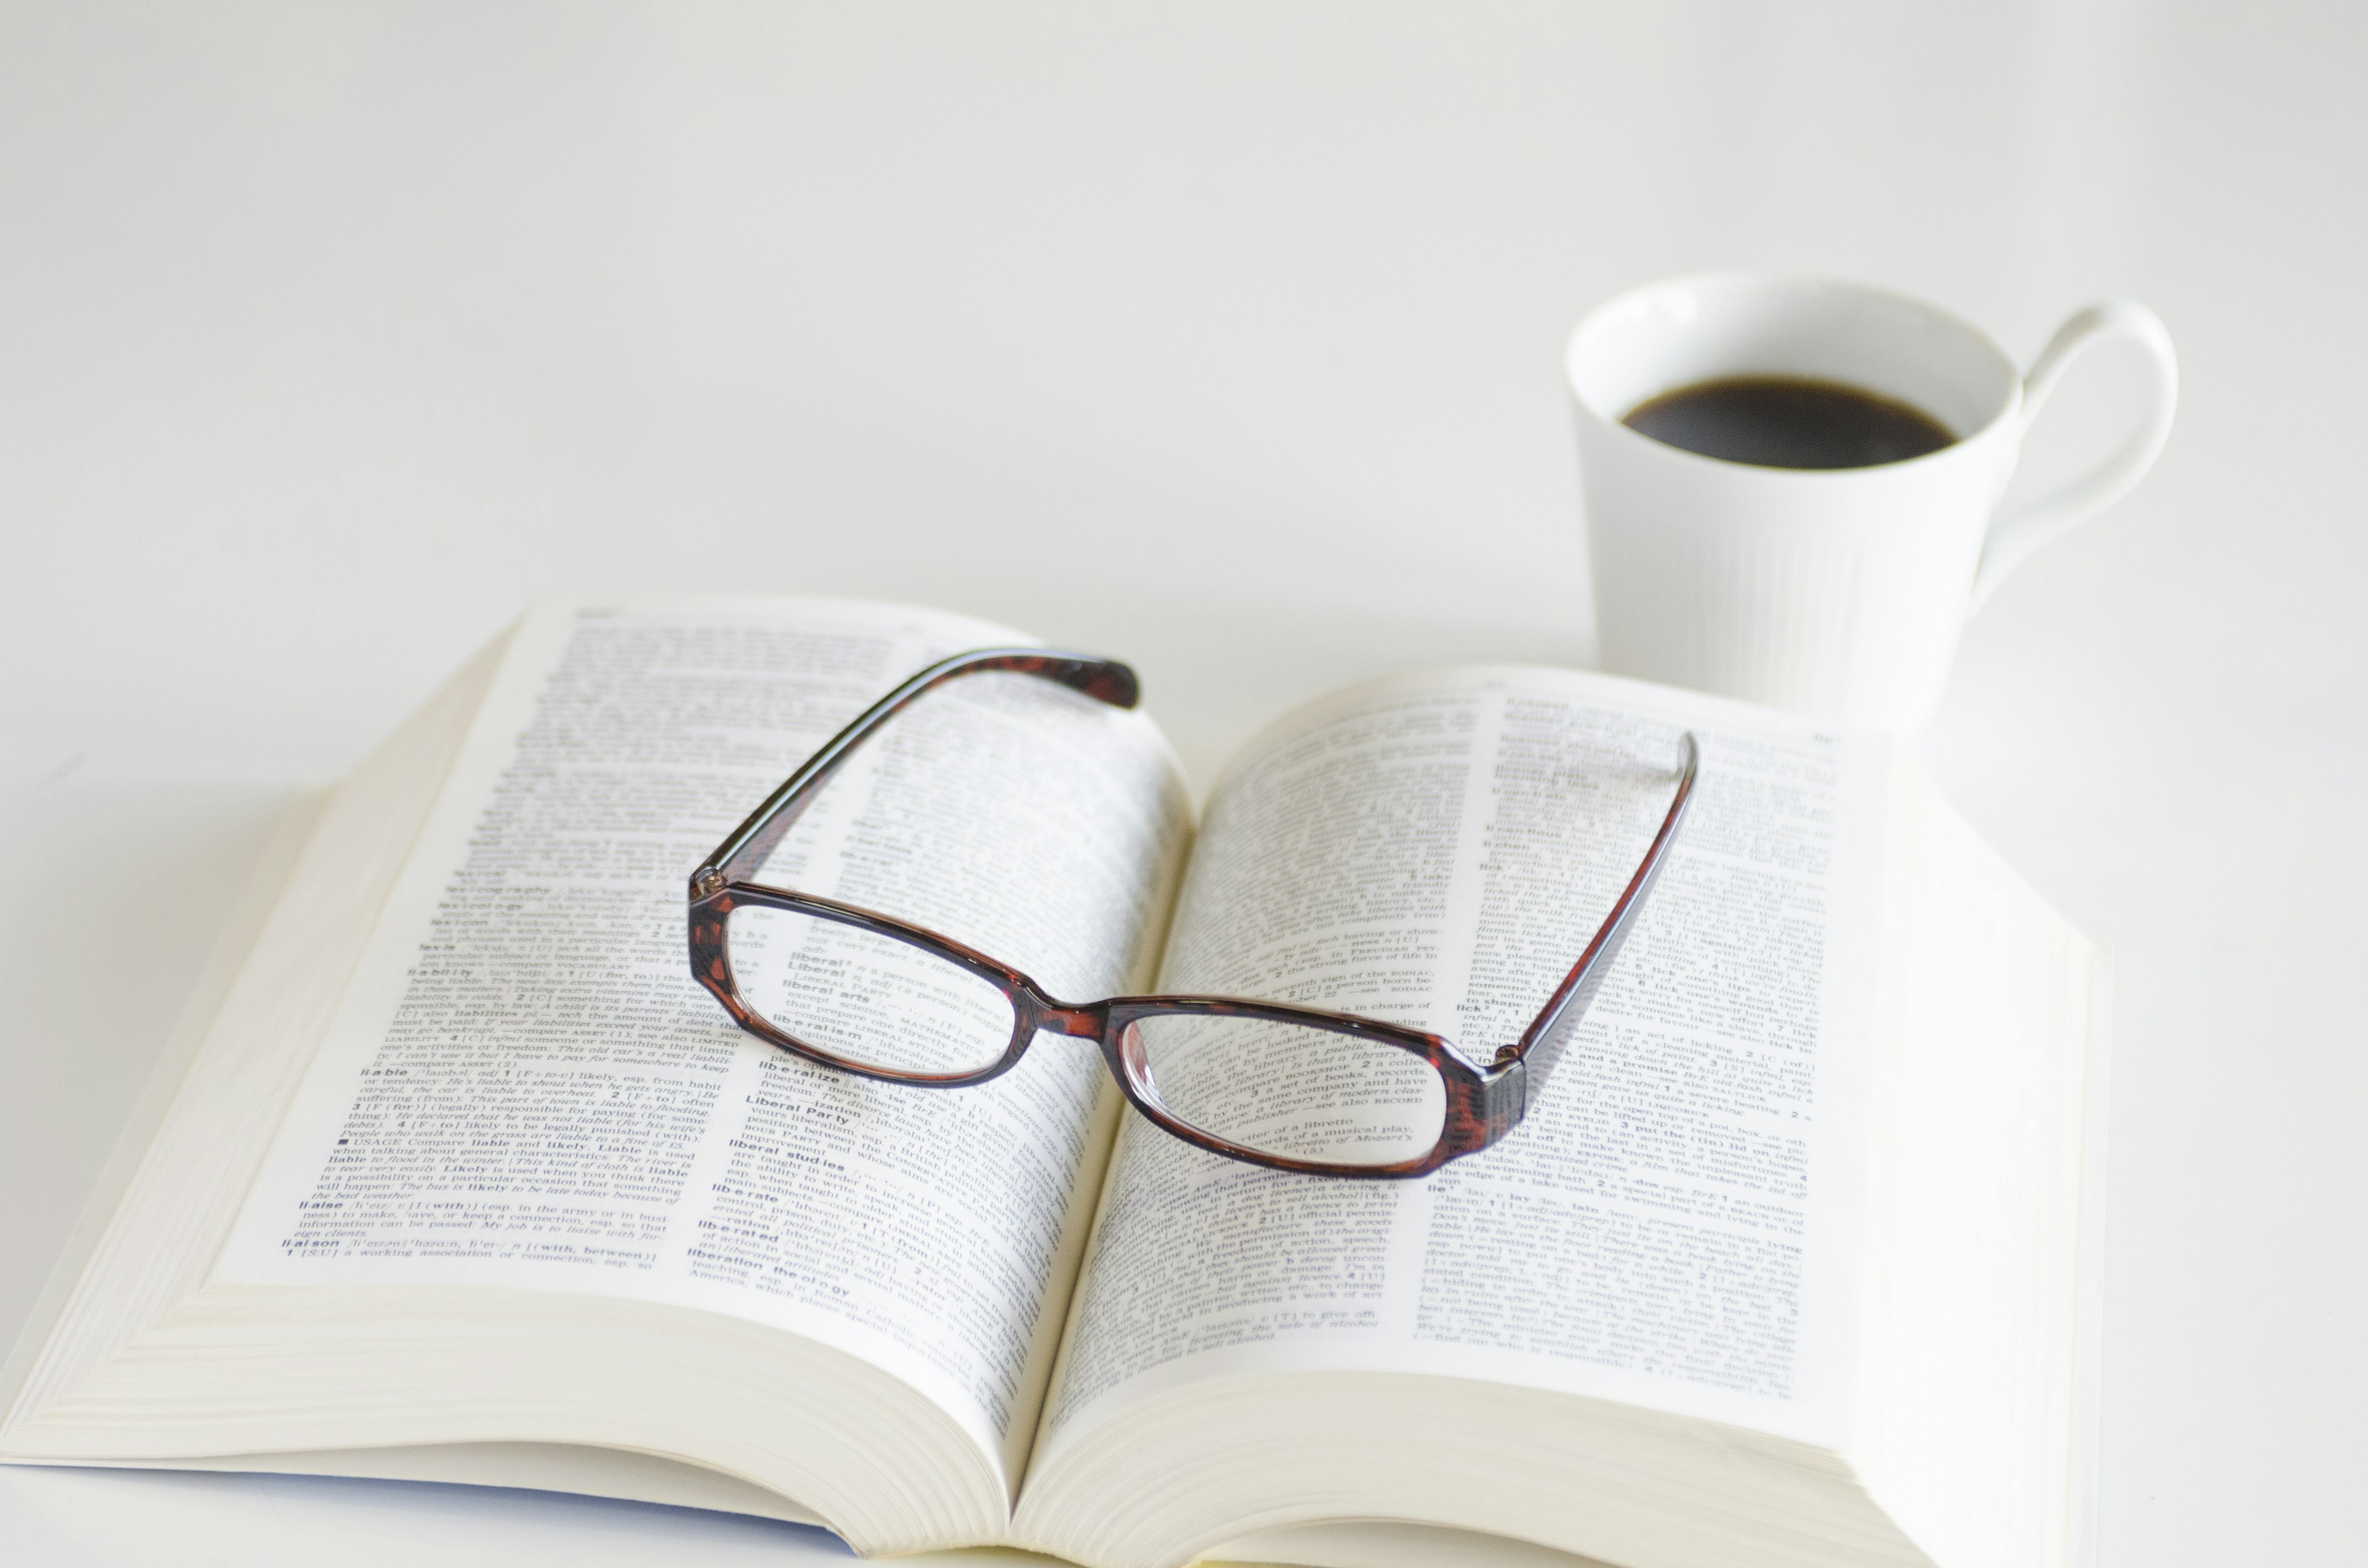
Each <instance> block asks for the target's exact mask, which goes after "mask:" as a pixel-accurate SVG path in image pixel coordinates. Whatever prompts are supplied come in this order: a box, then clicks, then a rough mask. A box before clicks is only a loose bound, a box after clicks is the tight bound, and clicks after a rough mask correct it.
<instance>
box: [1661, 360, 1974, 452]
mask: <svg viewBox="0 0 2368 1568" xmlns="http://www.w3.org/2000/svg"><path fill="white" fill-rule="evenodd" d="M1621 423H1622V425H1625V426H1628V428H1630V429H1631V430H1637V431H1641V432H1643V433H1644V434H1645V435H1647V436H1650V437H1653V439H1655V440H1656V441H1666V442H1668V444H1669V445H1670V446H1672V447H1682V448H1684V449H1686V450H1687V451H1690V452H1699V453H1701V454H1702V456H1703V457H1706V458H1723V459H1725V460H1726V461H1728V462H1731V463H1757V464H1759V466H1760V467H1762V468H1872V467H1873V466H1874V465H1875V464H1877V463H1896V462H1905V461H1906V460H1908V459H1909V458H1920V457H1922V456H1923V455H1924V454H1925V453H1927V452H1937V451H1939V450H1940V449H1941V448H1943V447H1946V446H1949V445H1951V444H1952V443H1953V442H1954V441H1955V440H1956V438H1957V437H1955V436H1954V435H1952V433H1951V432H1950V430H1949V427H1948V426H1945V425H1943V424H1941V422H1940V421H1939V420H1937V419H1935V418H1933V417H1932V416H1931V415H1929V414H1927V413H1925V412H1924V411H1923V410H1922V409H1920V408H1917V407H1914V406H1912V405H1910V404H1907V403H1901V402H1900V401H1899V400H1898V399H1896V398H1889V397H1884V396H1883V395H1882V394H1881V393H1880V392H1868V391H1866V390H1865V389H1864V388H1862V387H1853V386H1849V385H1845V384H1844V383H1842V382H1840V381H1811V380H1809V379H1808V378H1806V377H1804V376H1727V377H1723V378H1721V379H1720V380H1718V381H1696V382H1694V383H1693V384H1692V385H1691V386H1685V387H1679V388H1678V389H1677V390H1676V391H1675V392H1663V393H1662V394H1661V395H1660V396H1658V397H1655V398H1647V399H1646V400H1645V402H1643V403H1638V404H1637V405H1636V406H1635V407H1634V408H1632V409H1630V410H1629V411H1628V417H1627V418H1625V419H1623V420H1622V421H1621Z"/></svg>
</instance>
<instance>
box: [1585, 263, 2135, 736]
mask: <svg viewBox="0 0 2368 1568" xmlns="http://www.w3.org/2000/svg"><path fill="white" fill-rule="evenodd" d="M2108 338H2123V339H2127V340H2129V341H2131V342H2134V343H2135V344H2137V345H2138V346H2139V347H2141V348H2143V349H2144V350H2145V351H2146V354H2147V356H2148V357H2149V358H2150V359H2151V361H2152V364H2153V369H2154V372H2155V377H2154V395H2153V402H2152V404H2151V406H2150V407H2149V408H2148V409H2147V411H2146V416H2145V418H2144V419H2143V420H2142V421H2141V422H2140V424H2139V426H2138V427H2137V429H2136V430H2135V433H2133V434H2132V435H2131V437H2129V439H2128V440H2127V441H2126V442H2124V443H2123V446H2122V447H2121V449H2119V450H2118V451H2116V452H2114V453H2113V454H2112V456H2110V457H2108V458H2107V459H2106V460H2104V461H2103V462H2101V463H2100V464H2099V465H2098V466H2097V467H2096V468H2095V469H2093V470H2091V471H2090V472H2088V473H2087V474H2085V475H2083V476H2082V477H2081V478H2079V479H2077V480H2075V481H2073V482H2072V483H2068V484H2066V485H2065V486H2064V487H2063V488H2061V489H2059V490H2057V491H2056V492H2055V493H2054V494H2049V495H2046V496H2043V497H2041V498H2039V499H2038V500H2036V501H2034V502H2032V503H2031V504H2030V505H2028V506H2021V507H2019V508H2018V509H2017V510H2015V511H2014V512H2012V513H2010V514H2009V515H2006V516H2003V517H1994V515H1993V514H1994V513H1995V512H1996V510H1997V506H1998V497H1999V495H2000V494H2002V493H2003V492H2004V491H2005V489H2006V486H2007V482H2008V481H2009V479H2011V478H2012V477H2013V475H2014V469H2015V463H2016V460H2017V459H2018V458H2019V456H2020V454H2021V445H2022V435H2023V432H2024V431H2025V430H2026V429H2028V428H2029V427H2030V425H2031V422H2032V419H2033V418H2034V417H2035V416H2036V415H2038V413H2039V410H2040V407H2041V405H2042V404H2044V403H2045V402H2046V400H2047V395H2048V393H2049V392H2051V391H2053V390H2054V388H2055V384H2056V381H2058V379H2060V378H2061V377H2062V375H2063V373H2064V370H2065V368H2066V366H2067V365H2068V364H2069V363H2070V362H2071V361H2072V359H2073V358H2075V357H2076V356H2078V354H2079V353H2080V351H2081V350H2083V349H2085V348H2087V347H2089V346H2090V345H2091V344H2095V343H2099V342H2101V341H2104V340H2105V339H2108ZM1565 372H1566V373H1567V375H1568V377H1569V381H1570V390H1571V394H1572V397H1573V399H1574V401H1575V402H1576V403H1577V417H1578V446H1579V469H1580V481H1581V484H1582V487H1583V489H1584V492H1585V495H1586V503H1587V527H1588V561H1589V564H1590V567H1591V569H1592V571H1593V574H1594V585H1595V612H1596V627H1597V631H1598V634H1599V636H1600V639H1601V646H1602V658H1603V667H1604V668H1605V669H1607V670H1610V671H1611V672H1613V673H1614V674H1619V675H1630V676H1641V677H1643V678H1645V679H1646V680H1656V681H1661V682H1665V683H1668V684H1670V685H1675V686H1688V687H1696V688H1697V689H1700V690H1703V691H1712V692H1717V693H1719V694H1721V695H1723V696H1728V697H1739V698H1743V699H1747V700H1749V701H1754V702H1764V703H1770V704H1773V705H1776V706H1779V707H1784V708H1791V709H1794V710H1799V711H1802V712H1806V713H1810V714H1814V715H1816V716H1817V717H1820V718H1828V719H1834V720H1839V721H1841V722H1850V723H1857V724H1864V725H1870V726H1873V727H1874V728H1878V729H1884V730H1891V731H1895V732H1898V733H1912V732H1914V731H1916V730H1918V729H1919V728H1921V727H1922V725H1923V724H1924V722H1926V721H1927V720H1928V719H1930V717H1931V713H1932V710H1933V709H1934V708H1935V707H1937V706H1938V705H1939V703H1940V700H1941V688H1942V687H1944V686H1945V685H1946V684H1947V681H1948V676H1949V665H1950V663H1951V661H1952V659H1953V658H1954V657H1955V654H1956V647H1957V634H1958V632H1959V631H1960V630H1962V628H1963V627H1964V622H1965V619H1966V618H1967V617H1969V616H1970V615H1972V613H1973V612H1974V610H1975V608H1978V607H1979V606H1980V604H1981V602H1982V600H1983V599H1984V598H1985V597H1987V596H1988V594H1989V592H1990V590H1992V589H1993V588H1995V587H1996V586H1997V585H1998V582H1999V580H2000V579H2002V578H2003V577H2005V576H2006V574H2008V573H2009V572H2011V571H2012V570H2013V569H2014V568H2015V567H2016V566H2017V565H2019V564H2021V562H2023V561H2024V560H2025V559H2027V558H2028V557H2029V556H2030V555H2031V553H2032V551H2035V550H2037V549H2038V548H2039V547H2040V546H2041V545H2043V544H2045V543H2046V542H2047V541H2048V540H2052V539H2054V538H2055V537H2056V536H2057V535H2059V534H2061V533H2062V532H2064V531H2065V530H2066V528H2071V527H2072V526H2073V525H2074V524H2076V523H2078V522H2081V521H2083V520H2084V519H2086V518H2088V517H2093V516H2095V515H2096V514H2097V513H2098V512H2100V511H2102V510H2103V509H2104V508H2105V507H2107V506H2111V505H2112V503H2113V502H2114V501H2116V500H2118V499H2120V498H2121V496H2122V495H2123V494H2124V493H2125V492H2126V491H2128V490H2129V488H2130V487H2131V486H2132V485H2134V484H2135V483H2137V482H2138V480H2139V479H2140V478H2141V477H2142V476H2144V474H2145V473H2146V470H2147V468H2148V467H2150V466H2151V465H2152V464H2153V462H2154V460H2155V455H2156V454H2157V452H2159V451H2160V450H2161V449H2162V443H2163V439H2164V437H2166V436H2168V435H2169V431H2170V420H2171V413H2172V410H2173V408H2174V406H2175V405H2176V403H2177V401H2178V391H2179V369H2178V362H2177V359H2176V358H2175V357H2174V356H2173V354H2172V351H2171V346H2170V335H2169V332H2168V331H2166V330H2165V329H2164V327H2163V324H2162V323H2161V322H2160V321H2159V320H2158V319H2157V318H2156V316H2155V314H2154V312H2151V311H2149V310H2147V309H2146V307H2145V306H2143V305H2139V304H2135V303H2131V302H2129V301H2112V302H2108V303H2104V304H2097V305H2091V306H2089V308H2088V309H2086V310H2083V311H2080V312H2078V313H2076V314H2075V315H2074V316H2073V317H2072V318H2071V319H2070V320H2069V321H2066V323H2065V324H2064V325H2063V326H2062V327H2061V328H2060V329H2058V330H2057V332H2056V334H2055V337H2054V339H2053V340H2051V341H2050V342H2049V344H2048V345H2047V347H2046V348H2045V349H2044V351H2042V352H2041V354H2040V356H2039V358H2038V359H2037V360H2035V361H2034V362H2033V363H2032V367H2031V370H2030V372H2029V374H2027V375H2025V374H2022V373H2021V372H2019V371H2018V370H2017V369H2016V368H2015V363H2014V360H2013V359H2012V358H2010V357H2009V355H2008V354H2007V352H2006V350H2005V349H2003V348H2001V347H1999V346H1998V343H1997V342H1996V340H1994V339H1993V338H1991V337H1990V336H1989V335H1988V334H1987V333H1985V332H1983V331H1981V330H1980V329H1979V328H1978V327H1975V326H1973V325H1970V324H1967V323H1965V322H1964V321H1961V320H1959V319H1958V318H1957V317H1955V316H1952V315H1951V314H1949V313H1948V312H1944V311H1942V310H1941V309H1939V308H1938V307H1937V306H1933V305H1928V304H1925V303H1923V302H1922V301H1917V300H1912V299H1908V298H1906V297H1904V296H1902V295H1897V294H1891V293H1886V292H1884V291H1883V290H1876V289H1870V288H1866V287H1863V286H1861V285H1859V284H1854V283H1845V282H1839V281H1835V280H1831V279H1826V278H1785V277H1770V276H1764V275H1755V274H1748V273H1736V274H1725V275H1719V276H1708V277H1698V278H1677V279H1674V280H1671V281H1668V282H1664V283H1656V284H1652V285H1649V286H1647V287H1645V288H1643V289H1638V290H1633V291H1631V292H1629V293H1626V294H1622V295H1621V296H1619V297H1618V298H1616V299H1614V300H1611V301H1609V302H1608V303H1606V304H1604V305H1602V306H1600V307H1599V308H1598V309H1596V310H1595V311H1593V312H1590V313H1589V314H1588V317H1587V318H1586V319H1585V320H1584V321H1582V322H1581V323H1579V324H1578V328H1577V331H1576V332H1574V333H1573V334H1572V335H1571V339H1570V347H1569V351H1568V354H1567V357H1566V358H1565ZM1767 375H1774V376H1799V377H1808V378H1814V379H1816V380H1820V381H1840V382H1844V383H1848V384H1850V385H1854V386H1858V387H1861V388H1864V389H1866V390H1868V391H1870V392H1880V393H1883V394H1884V395H1885V396H1887V397H1892V398H1896V399H1898V400H1900V401H1902V402H1905V403H1912V404H1913V405H1915V406H1916V407H1918V408H1920V409H1922V410H1923V411H1924V412H1925V413H1927V414H1930V415H1932V416H1933V417H1935V418H1937V419H1938V420H1940V422H1941V424H1943V425H1945V426H1948V428H1949V430H1950V431H1951V433H1952V434H1953V435H1955V436H1956V437H1957V439H1956V441H1955V442H1954V443H1952V445H1950V446H1947V447H1944V448H1942V449H1940V450H1938V451H1935V452H1932V453H1930V454H1928V455H1927V456H1924V457H1920V458H1913V459H1909V460H1907V461H1904V462H1894V463H1884V464H1880V465H1877V466H1873V467H1869V468H1850V469H1785V468H1765V467H1759V466H1757V465H1754V464H1748V463H1738V462H1728V461H1725V460H1721V459H1717V458H1707V457H1702V456H1700V455H1698V454H1696V453H1693V452H1689V451H1685V450H1683V449H1679V448H1677V447H1672V446H1668V445H1666V444H1664V443H1662V442H1660V441H1657V440H1655V439H1654V438H1653V437H1649V436H1645V435H1642V434H1639V433H1638V432H1637V431H1634V430H1632V429H1630V428H1629V427H1628V426H1625V425H1623V424H1622V423H1621V420H1622V418H1623V417H1624V416H1625V415H1627V414H1628V413H1629V412H1630V411H1631V410H1633V409H1634V408H1635V406H1636V405H1637V404H1638V403H1643V402H1644V401H1645V400H1646V399H1647V398H1651V397H1655V396H1656V395H1658V394H1660V393H1662V392H1669V391H1672V390H1674V389H1676V388H1679V387H1682V386H1687V385H1691V384H1692V383H1694V382H1697V381H1711V380H1715V379H1718V378H1721V377H1725V376H1767Z"/></svg>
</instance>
